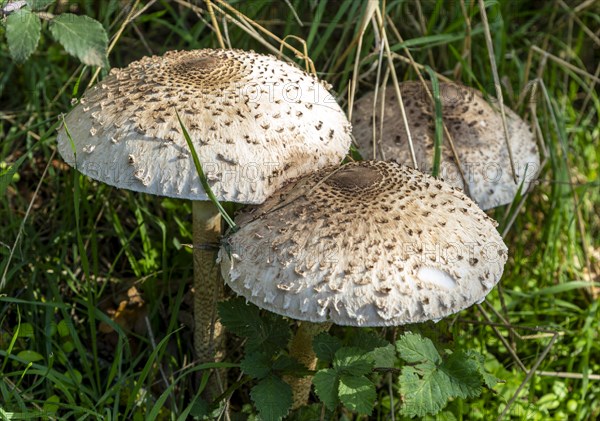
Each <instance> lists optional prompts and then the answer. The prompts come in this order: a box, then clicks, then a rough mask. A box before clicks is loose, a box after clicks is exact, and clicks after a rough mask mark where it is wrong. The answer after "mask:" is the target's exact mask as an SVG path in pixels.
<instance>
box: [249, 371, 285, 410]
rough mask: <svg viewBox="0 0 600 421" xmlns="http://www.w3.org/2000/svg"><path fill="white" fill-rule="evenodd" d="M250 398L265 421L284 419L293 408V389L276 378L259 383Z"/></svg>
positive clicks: (269, 378) (272, 377)
mask: <svg viewBox="0 0 600 421" xmlns="http://www.w3.org/2000/svg"><path fill="white" fill-rule="evenodd" d="M250 397H251V398H252V401H253V402H254V405H255V406H256V409H257V410H258V412H259V414H260V417H261V419H262V420H264V421H278V420H280V419H282V418H283V417H284V416H285V415H286V414H287V413H288V412H289V410H290V408H291V406H292V388H291V387H290V385H289V384H287V383H286V382H284V381H283V380H281V379H280V378H279V377H276V376H268V377H266V378H264V379H262V380H261V381H259V382H258V383H257V384H256V386H254V387H253V388H252V390H251V391H250Z"/></svg>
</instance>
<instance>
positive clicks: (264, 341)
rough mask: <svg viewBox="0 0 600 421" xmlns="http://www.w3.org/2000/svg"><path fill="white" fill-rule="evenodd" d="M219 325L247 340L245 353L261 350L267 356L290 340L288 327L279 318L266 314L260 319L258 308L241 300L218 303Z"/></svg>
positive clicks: (235, 299)
mask: <svg viewBox="0 0 600 421" xmlns="http://www.w3.org/2000/svg"><path fill="white" fill-rule="evenodd" d="M219 316H220V318H221V323H223V325H225V327H227V329H229V330H231V331H232V332H233V333H235V334H236V335H238V336H242V337H246V338H248V341H247V342H246V351H247V352H253V351H258V350H261V351H263V352H265V353H266V354H267V355H270V354H272V353H275V352H277V351H278V350H281V349H283V348H284V347H285V346H286V345H287V343H288V341H289V339H290V327H289V325H288V323H287V322H286V321H285V320H283V318H281V317H280V316H277V315H275V314H272V313H267V314H265V315H264V316H263V317H261V315H260V313H259V309H258V307H256V306H255V305H252V304H246V302H245V300H244V299H243V298H233V299H230V300H227V301H225V302H222V303H219Z"/></svg>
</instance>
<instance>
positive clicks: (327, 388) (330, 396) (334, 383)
mask: <svg viewBox="0 0 600 421" xmlns="http://www.w3.org/2000/svg"><path fill="white" fill-rule="evenodd" d="M312 382H313V384H314V385H315V392H316V394H317V396H318V397H319V399H320V400H321V402H323V403H324V404H325V406H326V407H327V409H329V410H330V411H333V410H335V407H336V406H337V404H338V402H339V400H338V386H339V383H340V379H339V377H338V373H337V371H336V370H334V369H332V368H326V369H323V370H319V371H317V374H315V376H314V377H313V379H312Z"/></svg>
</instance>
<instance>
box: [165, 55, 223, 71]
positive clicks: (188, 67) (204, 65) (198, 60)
mask: <svg viewBox="0 0 600 421" xmlns="http://www.w3.org/2000/svg"><path fill="white" fill-rule="evenodd" d="M218 65H219V59H218V58H216V57H190V58H186V59H184V60H181V61H180V62H179V63H177V64H175V65H174V66H173V67H174V68H175V69H176V70H177V71H179V72H194V71H196V72H198V71H199V72H203V71H207V70H212V69H214V68H215V67H217V66H218Z"/></svg>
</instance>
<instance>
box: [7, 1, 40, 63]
mask: <svg viewBox="0 0 600 421" xmlns="http://www.w3.org/2000/svg"><path fill="white" fill-rule="evenodd" d="M41 31H42V24H41V22H40V18H39V17H38V16H37V15H36V14H35V13H32V12H31V10H29V9H20V10H17V11H16V12H14V13H11V14H10V15H8V17H7V18H6V41H7V42H8V50H9V52H10V56H11V57H12V58H13V60H15V61H16V62H19V63H21V62H24V61H25V60H27V59H28V58H29V56H31V54H33V52H34V51H35V48H36V47H37V45H38V42H39V40H40V34H41Z"/></svg>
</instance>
